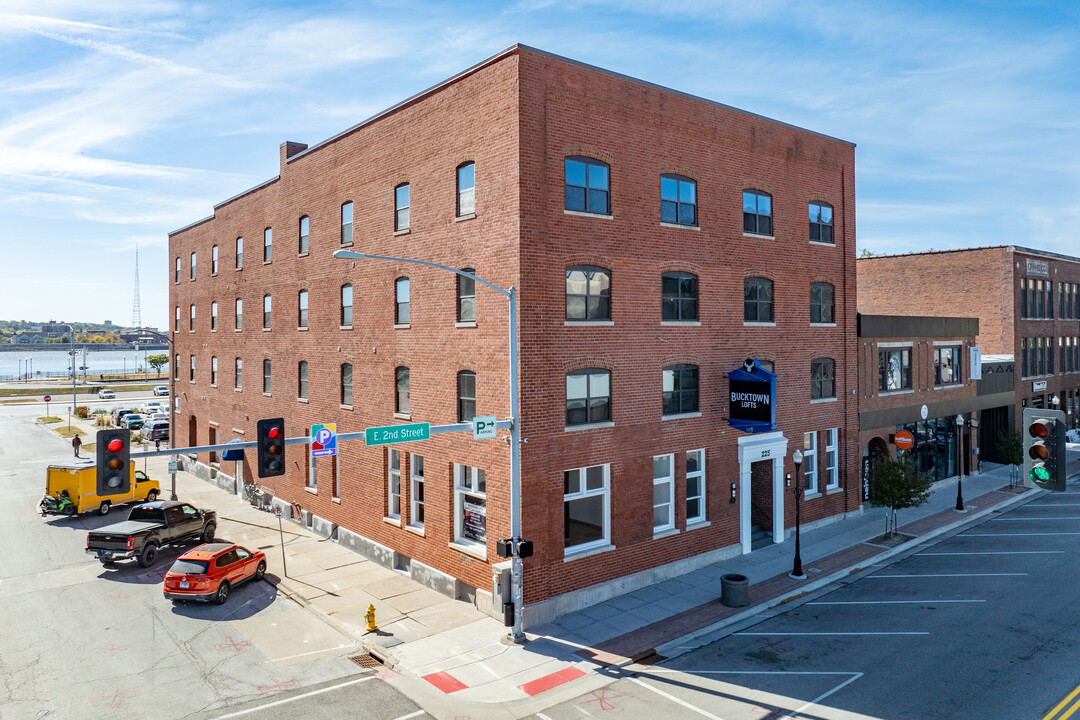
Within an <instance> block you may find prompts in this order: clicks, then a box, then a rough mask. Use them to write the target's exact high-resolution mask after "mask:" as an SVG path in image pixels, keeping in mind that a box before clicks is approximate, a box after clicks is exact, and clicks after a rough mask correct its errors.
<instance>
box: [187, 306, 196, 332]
mask: <svg viewBox="0 0 1080 720" xmlns="http://www.w3.org/2000/svg"><path fill="white" fill-rule="evenodd" d="M188 330H189V331H190V332H195V306H194V305H192V306H191V309H190V311H189V316H188Z"/></svg>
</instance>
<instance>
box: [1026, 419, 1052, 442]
mask: <svg viewBox="0 0 1080 720" xmlns="http://www.w3.org/2000/svg"><path fill="white" fill-rule="evenodd" d="M1028 434H1029V435H1031V437H1035V438H1047V437H1050V426H1049V425H1047V424H1046V423H1045V422H1033V423H1031V425H1029V426H1028Z"/></svg>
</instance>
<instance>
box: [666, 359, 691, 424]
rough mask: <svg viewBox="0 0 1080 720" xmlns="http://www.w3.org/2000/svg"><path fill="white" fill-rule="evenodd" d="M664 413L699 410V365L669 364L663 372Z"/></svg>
mask: <svg viewBox="0 0 1080 720" xmlns="http://www.w3.org/2000/svg"><path fill="white" fill-rule="evenodd" d="M663 393H664V404H663V414H664V415H679V414H682V413H695V412H697V411H698V366H697V365H669V366H668V367H666V368H664V372H663Z"/></svg>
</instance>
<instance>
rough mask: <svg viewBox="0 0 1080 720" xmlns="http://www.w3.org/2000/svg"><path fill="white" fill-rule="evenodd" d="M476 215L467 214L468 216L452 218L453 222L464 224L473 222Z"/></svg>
mask: <svg viewBox="0 0 1080 720" xmlns="http://www.w3.org/2000/svg"><path fill="white" fill-rule="evenodd" d="M475 219H476V213H469V214H468V215H458V216H457V217H456V218H454V222H465V221H466V220H475Z"/></svg>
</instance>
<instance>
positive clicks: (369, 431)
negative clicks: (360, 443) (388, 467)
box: [364, 423, 431, 445]
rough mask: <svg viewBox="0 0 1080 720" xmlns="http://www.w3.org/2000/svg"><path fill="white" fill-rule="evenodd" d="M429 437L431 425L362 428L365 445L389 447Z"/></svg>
mask: <svg viewBox="0 0 1080 720" xmlns="http://www.w3.org/2000/svg"><path fill="white" fill-rule="evenodd" d="M430 437H431V423H412V424H411V425H387V426H385V427H370V428H364V444H365V445H391V444H393V443H400V442H411V441H413V440H427V439H428V438H430Z"/></svg>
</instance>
